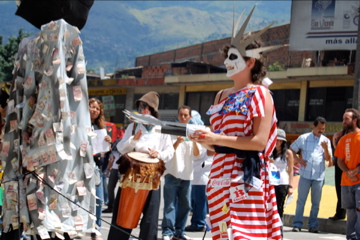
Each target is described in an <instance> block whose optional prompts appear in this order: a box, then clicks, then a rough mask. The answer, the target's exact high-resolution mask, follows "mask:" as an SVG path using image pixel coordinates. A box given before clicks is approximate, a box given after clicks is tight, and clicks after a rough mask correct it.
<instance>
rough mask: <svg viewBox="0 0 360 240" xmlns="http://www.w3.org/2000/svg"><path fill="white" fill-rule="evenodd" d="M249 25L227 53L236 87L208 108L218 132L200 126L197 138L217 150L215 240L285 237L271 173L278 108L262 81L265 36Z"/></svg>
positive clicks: (212, 181) (211, 197)
mask: <svg viewBox="0 0 360 240" xmlns="http://www.w3.org/2000/svg"><path fill="white" fill-rule="evenodd" d="M253 10H254V9H253ZM251 13H252V12H251ZM250 16H251V14H250V15H249V17H248V19H247V20H246V21H245V22H247V21H248V20H249V18H250ZM268 27H269V26H268ZM268 27H267V28H268ZM267 28H265V29H263V30H262V31H260V34H261V33H263V32H264V31H266V29H267ZM244 29H245V27H242V28H241V30H240V31H239V33H238V35H237V36H234V37H233V38H232V41H231V45H228V46H225V47H224V49H223V51H222V52H223V55H224V57H225V62H224V64H225V66H226V68H227V77H228V78H230V79H231V80H233V87H231V88H228V89H223V90H220V91H219V92H218V93H217V95H216V97H215V101H214V104H213V105H212V106H211V107H210V109H209V110H208V114H210V115H211V118H210V122H211V125H212V129H213V132H210V131H206V130H196V131H195V133H194V135H192V137H191V139H192V140H194V141H196V142H199V143H201V144H202V145H203V146H205V147H206V148H208V149H212V150H214V151H215V156H214V161H213V164H212V166H211V172H210V176H209V182H208V185H207V196H208V203H209V210H210V222H211V228H212V238H213V239H236V240H240V239H251V240H260V239H261V240H262V239H281V231H280V227H281V226H282V223H281V220H280V217H279V214H278V211H277V204H276V196H275V191H274V186H272V185H270V184H269V174H268V169H269V168H268V167H269V156H270V155H271V153H272V151H273V149H274V147H275V144H276V139H277V132H276V121H277V120H276V114H275V108H274V103H273V99H272V96H271V94H270V91H269V90H268V88H267V87H265V86H262V85H259V84H260V82H261V81H262V80H263V78H264V77H265V74H266V72H265V70H264V64H263V62H262V61H261V55H260V52H262V51H264V48H261V46H260V43H259V42H258V41H257V40H256V39H255V38H257V37H258V36H259V35H260V34H258V33H256V34H255V35H249V36H246V37H245V38H244V37H243V36H242V35H243V31H244ZM239 35H240V36H241V38H240V37H239ZM267 49H269V47H267ZM263 83H264V81H263ZM264 85H265V84H264Z"/></svg>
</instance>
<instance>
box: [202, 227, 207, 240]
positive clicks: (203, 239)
mask: <svg viewBox="0 0 360 240" xmlns="http://www.w3.org/2000/svg"><path fill="white" fill-rule="evenodd" d="M205 236H206V229H205V231H204V236H203V238H202V240H205Z"/></svg>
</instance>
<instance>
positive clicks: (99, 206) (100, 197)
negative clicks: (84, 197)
mask: <svg viewBox="0 0 360 240" xmlns="http://www.w3.org/2000/svg"><path fill="white" fill-rule="evenodd" d="M95 188H96V196H97V197H98V199H96V210H95V212H96V222H95V223H96V225H98V226H99V228H100V227H101V219H100V218H101V212H102V204H103V198H104V188H103V185H102V184H100V185H99V186H98V187H95Z"/></svg>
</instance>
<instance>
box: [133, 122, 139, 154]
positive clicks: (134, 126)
mask: <svg viewBox="0 0 360 240" xmlns="http://www.w3.org/2000/svg"><path fill="white" fill-rule="evenodd" d="M137 125H138V124H137V123H134V125H133V129H132V136H134V135H135V130H136V127H137ZM132 151H133V152H135V148H134V149H133V150H132Z"/></svg>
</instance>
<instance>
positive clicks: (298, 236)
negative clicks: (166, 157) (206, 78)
mask: <svg viewBox="0 0 360 240" xmlns="http://www.w3.org/2000/svg"><path fill="white" fill-rule="evenodd" d="M160 218H162V214H161V215H160ZM104 219H106V220H108V221H109V222H110V221H111V214H109V213H106V214H104ZM189 219H190V217H189ZM189 219H188V222H189ZM159 226H161V219H160V220H159ZM291 229H292V228H291V227H284V239H283V240H304V239H310V240H317V239H319V240H327V239H329V240H330V239H331V240H344V239H345V235H341V234H334V233H325V232H320V233H317V234H316V233H309V232H308V231H307V229H304V230H303V231H302V232H299V233H294V232H292V231H291ZM108 231H109V226H108V225H107V224H104V225H103V227H102V230H101V233H102V235H103V236H102V237H103V239H104V240H106V239H107V234H108ZM132 234H133V235H134V236H139V235H138V234H139V228H137V229H134V230H133V232H132ZM186 234H187V235H188V236H189V237H191V239H193V240H201V239H203V236H204V233H203V232H196V233H191V232H186ZM161 237H162V235H161V228H159V231H158V239H159V240H161ZM133 239H136V238H133ZM204 239H205V240H211V233H210V232H207V233H206V237H205V238H204ZM119 240H121V239H119Z"/></svg>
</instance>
